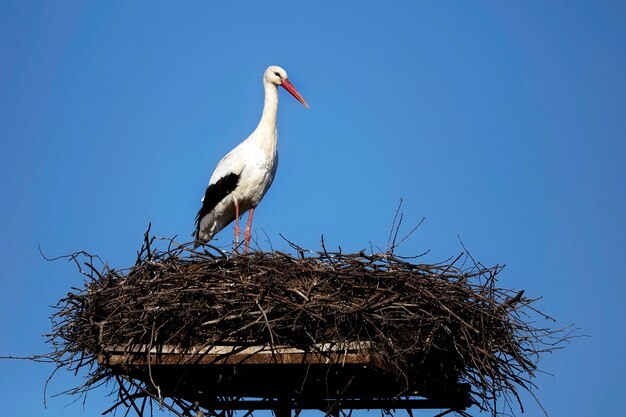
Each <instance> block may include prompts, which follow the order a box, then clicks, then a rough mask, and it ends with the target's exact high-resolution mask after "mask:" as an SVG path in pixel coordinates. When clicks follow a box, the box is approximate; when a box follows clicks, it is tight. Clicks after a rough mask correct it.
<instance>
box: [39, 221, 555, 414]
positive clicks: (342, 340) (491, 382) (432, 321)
mask: <svg viewBox="0 0 626 417" xmlns="http://www.w3.org/2000/svg"><path fill="white" fill-rule="evenodd" d="M161 242H163V241H162V240H161ZM157 243H158V242H157ZM165 243H166V244H165V245H164V244H161V245H160V246H164V247H163V248H162V249H156V248H155V246H159V245H155V242H154V238H148V233H146V238H145V241H144V244H143V246H142V248H141V250H140V251H139V253H138V257H137V262H136V265H135V266H133V267H132V268H130V269H126V270H116V269H113V268H110V267H108V266H106V265H104V264H102V265H98V263H99V260H98V258H97V257H93V256H91V255H89V254H86V253H84V252H81V253H77V254H74V255H72V256H71V259H73V260H74V261H75V262H76V264H77V265H78V266H79V269H80V271H81V272H82V273H83V274H84V275H85V276H86V277H87V279H86V280H85V281H84V286H83V287H82V288H74V289H73V290H72V292H70V293H68V294H67V297H65V298H63V299H62V300H60V302H59V304H58V305H57V311H56V312H55V313H54V315H53V316H52V323H53V329H52V333H51V334H50V335H49V341H50V342H51V343H52V345H53V347H54V352H53V358H54V361H55V362H56V364H57V369H59V368H68V369H70V370H72V371H74V372H78V371H81V372H84V373H86V374H87V379H86V381H85V382H84V383H83V384H82V385H81V386H80V387H77V388H76V389H74V390H73V391H71V393H73V394H78V393H85V392H87V391H88V390H89V389H91V388H93V387H95V386H99V385H101V384H103V383H106V382H113V384H114V387H115V388H114V391H116V392H117V396H118V401H116V402H115V404H113V406H112V407H111V409H109V410H107V411H111V410H114V409H115V408H117V407H119V406H122V407H129V408H133V409H134V410H135V411H136V412H137V414H139V415H141V414H143V413H144V408H145V401H146V399H147V400H148V401H152V400H156V401H159V402H160V404H161V405H163V404H165V406H166V407H167V408H169V409H170V410H171V411H172V412H173V413H175V414H177V415H180V416H183V415H195V414H194V413H195V412H197V410H196V409H197V404H195V405H194V404H193V403H192V402H189V401H186V400H184V399H180V398H174V399H172V401H171V402H170V403H167V402H165V403H164V402H163V399H162V398H161V393H160V392H158V390H157V388H158V387H157V385H158V384H150V383H145V382H141V381H137V380H135V379H133V378H132V377H129V376H128V375H124V373H123V372H120V371H119V370H114V369H113V368H111V367H110V366H107V365H106V363H103V361H102V360H100V361H99V360H98V359H99V358H100V359H102V357H106V355H107V354H108V351H107V349H109V348H110V347H111V346H124V347H125V349H128V350H129V351H130V350H132V349H134V348H136V347H137V346H147V347H149V348H150V347H155V346H156V347H158V346H174V347H176V348H178V349H180V350H182V351H185V350H189V349H192V348H197V347H199V346H212V345H220V344H224V343H230V344H233V343H236V344H240V345H268V346H292V347H297V348H300V349H303V350H305V351H315V350H316V349H319V346H320V345H321V344H329V343H330V344H333V345H335V346H347V345H348V344H350V343H354V342H355V341H358V342H364V341H365V342H367V343H368V346H370V348H371V349H373V350H375V351H376V352H377V354H379V355H381V356H382V357H383V358H384V360H385V363H387V364H388V365H389V366H390V367H391V368H393V369H394V371H395V373H396V374H397V375H398V376H399V377H400V378H401V379H404V380H405V381H412V382H411V383H413V385H415V383H416V382H417V385H418V386H419V387H420V390H421V392H422V395H425V396H427V397H428V396H430V395H436V392H445V391H446V389H448V388H449V387H451V386H453V385H455V384H459V383H469V384H471V401H472V403H473V404H476V405H478V406H479V407H480V408H481V409H486V410H489V411H491V412H492V413H493V414H494V415H496V414H497V413H498V411H497V409H498V408H502V407H499V406H500V405H501V404H503V403H504V404H507V405H508V407H507V412H510V410H511V406H512V405H513V404H514V403H517V405H518V406H519V407H520V408H521V406H522V404H521V402H520V400H519V396H518V391H519V390H530V389H531V388H533V377H534V375H535V373H536V371H537V362H538V360H539V357H540V354H541V353H544V352H546V351H550V350H552V349H556V348H558V347H559V345H560V342H563V341H565V340H567V333H565V332H564V329H550V328H542V327H537V324H536V323H537V322H538V321H539V322H541V321H543V322H545V321H546V320H544V319H545V318H547V316H545V315H544V314H542V313H541V312H539V311H538V310H537V309H536V308H535V307H534V305H535V302H536V299H530V298H527V297H524V296H523V291H514V290H509V289H503V288H499V287H498V286H497V285H496V283H497V282H496V276H497V275H498V274H499V273H500V271H501V270H502V268H501V267H500V266H494V267H485V266H483V265H481V264H480V263H477V262H474V261H473V259H472V258H471V257H469V256H467V255H461V256H459V257H457V258H455V259H452V258H451V259H449V260H448V261H446V262H441V263H437V264H425V263H417V262H416V261H417V260H418V258H417V257H412V258H406V257H400V256H396V255H394V253H393V251H387V253H369V254H368V253H365V251H361V252H359V253H341V252H336V251H335V252H331V251H327V250H326V248H325V247H324V244H323V241H322V250H320V251H315V252H313V251H308V250H305V249H303V248H300V247H299V246H297V245H294V244H291V245H292V248H293V253H291V254H289V253H284V252H280V251H273V252H261V251H258V252H252V253H250V254H236V253H225V252H222V251H220V250H218V249H217V248H213V249H206V250H203V251H196V250H192V249H190V248H189V247H185V246H179V245H177V244H175V243H174V242H173V241H169V242H168V241H165ZM140 400H143V403H141V404H140V405H137V404H138V401H140ZM502 400H504V401H502ZM511 400H514V401H511ZM515 408H517V407H515ZM204 412H208V413H209V414H214V415H218V414H219V413H218V412H217V411H213V410H205V411H204ZM462 413H463V412H462Z"/></svg>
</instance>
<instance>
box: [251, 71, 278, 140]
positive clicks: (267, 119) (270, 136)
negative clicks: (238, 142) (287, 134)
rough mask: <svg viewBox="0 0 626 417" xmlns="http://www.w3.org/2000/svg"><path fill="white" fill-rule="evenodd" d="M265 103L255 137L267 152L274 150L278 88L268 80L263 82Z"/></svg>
mask: <svg viewBox="0 0 626 417" xmlns="http://www.w3.org/2000/svg"><path fill="white" fill-rule="evenodd" d="M263 87H264V88H265V103H264V104H263V114H262V115H261V121H260V122H259V125H258V126H257V128H256V130H255V132H254V133H255V135H254V136H255V137H256V139H257V140H258V141H260V142H261V146H263V147H264V148H267V151H268V152H273V151H275V150H276V140H277V134H276V113H277V112H278V88H277V87H276V85H275V84H272V83H271V82H269V81H265V82H264V83H263Z"/></svg>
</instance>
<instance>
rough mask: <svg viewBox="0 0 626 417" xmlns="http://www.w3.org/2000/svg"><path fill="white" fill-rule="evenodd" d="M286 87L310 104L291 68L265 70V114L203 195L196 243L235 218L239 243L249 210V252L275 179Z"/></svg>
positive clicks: (223, 162)
mask: <svg viewBox="0 0 626 417" xmlns="http://www.w3.org/2000/svg"><path fill="white" fill-rule="evenodd" d="M279 85H280V86H281V87H283V88H285V90H287V91H289V92H290V93H291V95H292V96H294V97H295V98H296V99H297V100H298V101H299V102H301V103H302V104H304V105H305V106H306V107H307V108H308V107H309V105H308V104H307V103H306V101H304V99H303V98H302V96H301V95H300V94H299V93H298V91H296V89H295V87H294V86H293V84H291V82H289V80H288V79H287V72H286V71H285V70H284V69H282V68H281V67H277V66H274V65H272V66H271V67H269V68H268V69H266V70H265V72H264V73H263V87H264V88H265V103H264V105H263V115H262V116H261V121H260V122H259V125H258V126H257V128H256V129H255V130H254V132H252V134H251V135H250V136H248V138H247V139H246V140H244V141H243V142H241V143H240V144H239V145H237V147H235V149H233V150H232V151H230V152H229V153H228V154H227V155H226V156H225V157H224V158H223V159H222V160H221V161H220V162H219V163H218V164H217V167H216V168H215V170H214V171H213V175H211V179H210V180H209V185H208V187H207V189H206V192H205V194H204V197H203V198H202V207H201V208H200V211H198V215H197V216H196V231H195V232H194V237H195V243H194V247H197V246H199V245H202V244H205V243H206V242H208V241H209V240H211V238H212V237H213V236H214V235H215V234H216V233H217V232H219V231H220V230H222V229H223V228H224V227H226V226H227V225H228V224H229V223H230V222H232V221H233V220H235V244H236V245H238V244H239V216H241V215H243V213H245V212H246V211H248V210H249V211H250V213H249V214H248V223H247V224H246V230H245V232H244V235H243V236H244V241H245V245H246V246H245V247H246V252H247V251H248V247H249V245H250V227H251V225H252V215H253V214H254V209H255V208H256V206H257V205H258V204H259V203H260V202H261V199H262V198H263V196H264V195H265V193H266V192H267V190H268V189H269V188H270V186H271V185H272V181H274V176H275V175H276V167H277V166H278V150H277V144H278V135H277V132H276V112H277V111H278V86H279Z"/></svg>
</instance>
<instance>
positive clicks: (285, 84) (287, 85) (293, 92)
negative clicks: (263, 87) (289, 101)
mask: <svg viewBox="0 0 626 417" xmlns="http://www.w3.org/2000/svg"><path fill="white" fill-rule="evenodd" d="M280 85H282V86H283V87H284V88H285V90H287V91H289V93H290V94H291V95H292V96H294V97H295V98H296V100H298V101H299V102H300V103H302V104H304V106H305V107H306V108H307V109H308V108H309V105H308V104H306V101H304V99H303V98H302V96H301V95H300V93H298V90H296V87H294V86H293V84H291V82H290V81H289V80H283V81H282V82H281V83H280Z"/></svg>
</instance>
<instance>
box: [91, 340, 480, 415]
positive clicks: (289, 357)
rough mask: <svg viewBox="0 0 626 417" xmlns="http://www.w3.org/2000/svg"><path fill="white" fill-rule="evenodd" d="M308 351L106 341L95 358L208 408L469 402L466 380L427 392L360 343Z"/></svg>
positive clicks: (377, 406)
mask: <svg viewBox="0 0 626 417" xmlns="http://www.w3.org/2000/svg"><path fill="white" fill-rule="evenodd" d="M315 350H316V351H317V352H316V353H312V352H305V351H303V350H301V349H296V348H292V347H286V346H284V347H276V348H274V349H271V348H270V347H268V346H242V345H221V346H210V347H203V348H197V349H190V350H187V351H181V350H178V349H176V348H172V347H168V346H162V347H159V348H151V349H147V348H146V347H142V346H138V347H133V348H127V347H126V348H125V347H122V346H112V347H110V348H109V349H108V352H107V354H106V355H100V357H99V362H100V364H102V365H104V366H107V367H109V368H111V369H113V370H114V371H115V372H117V373H120V374H125V375H128V376H131V377H133V378H136V379H138V380H140V381H142V382H144V383H146V384H147V385H149V386H153V385H156V386H158V389H159V390H160V392H161V395H162V396H163V397H179V398H183V399H185V400H188V401H190V402H192V403H197V404H199V405H200V406H202V407H205V408H207V409H212V410H259V409H273V410H279V409H283V410H285V409H286V410H292V409H321V410H325V411H328V410H329V409H331V408H334V409H338V408H342V409H360V408H366V409H393V408H399V409H405V408H409V409H418V408H444V409H457V410H463V409H465V408H467V407H468V406H469V405H470V398H469V385H468V384H453V388H452V389H450V388H448V389H447V392H441V390H435V394H433V392H432V391H433V390H432V389H430V390H429V389H428V387H425V386H424V384H423V383H418V382H417V381H407V380H406V378H404V377H401V376H399V375H398V374H397V373H396V372H395V370H394V369H393V368H392V367H391V366H390V365H389V364H387V363H386V362H385V360H384V359H383V358H382V357H381V356H380V355H378V354H376V352H375V351H374V350H372V349H371V348H370V346H369V345H368V344H367V343H352V344H350V345H348V346H344V347H342V348H337V346H333V345H320V346H317V347H316V349H315ZM446 386H448V387H449V386H450V384H446ZM429 391H430V392H429ZM225 397H228V398H229V400H228V401H225ZM231 398H240V400H236V401H233V400H230V399H231ZM252 398H256V399H259V400H252ZM284 414H285V413H283V415H284Z"/></svg>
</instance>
